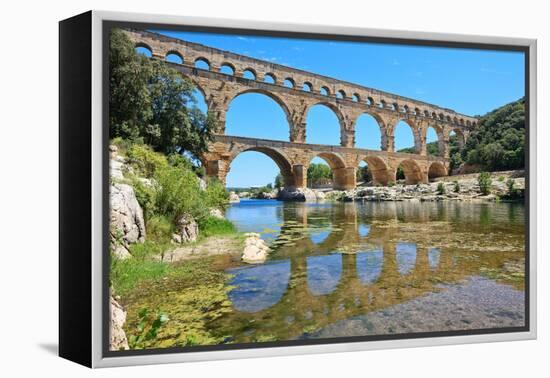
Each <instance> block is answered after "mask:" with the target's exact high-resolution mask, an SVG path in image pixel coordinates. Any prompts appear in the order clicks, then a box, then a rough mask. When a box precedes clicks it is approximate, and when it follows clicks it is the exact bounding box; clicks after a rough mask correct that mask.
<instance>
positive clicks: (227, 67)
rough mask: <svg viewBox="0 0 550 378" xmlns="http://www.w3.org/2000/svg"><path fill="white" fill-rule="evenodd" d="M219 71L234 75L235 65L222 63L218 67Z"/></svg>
mask: <svg viewBox="0 0 550 378" xmlns="http://www.w3.org/2000/svg"><path fill="white" fill-rule="evenodd" d="M220 72H221V73H223V74H226V75H231V76H233V75H235V66H234V65H232V64H231V63H223V64H222V65H221V67H220Z"/></svg>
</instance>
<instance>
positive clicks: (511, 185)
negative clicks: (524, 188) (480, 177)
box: [506, 178, 520, 199]
mask: <svg viewBox="0 0 550 378" xmlns="http://www.w3.org/2000/svg"><path fill="white" fill-rule="evenodd" d="M506 186H507V187H508V193H507V196H508V198H510V199H515V198H518V197H520V191H519V190H518V189H516V187H515V181H514V180H513V179H511V178H510V179H508V181H506Z"/></svg>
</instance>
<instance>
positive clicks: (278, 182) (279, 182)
mask: <svg viewBox="0 0 550 378" xmlns="http://www.w3.org/2000/svg"><path fill="white" fill-rule="evenodd" d="M273 185H274V186H275V188H280V187H282V186H283V175H281V174H280V173H277V176H275V182H274V184H273Z"/></svg>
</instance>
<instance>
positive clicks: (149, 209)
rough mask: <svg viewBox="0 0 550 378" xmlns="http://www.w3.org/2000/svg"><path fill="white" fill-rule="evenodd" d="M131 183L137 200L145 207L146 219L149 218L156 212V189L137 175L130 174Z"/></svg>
mask: <svg viewBox="0 0 550 378" xmlns="http://www.w3.org/2000/svg"><path fill="white" fill-rule="evenodd" d="M128 177H129V181H130V185H131V186H132V187H133V188H134V193H135V194H136V198H137V201H138V203H139V205H140V206H141V208H142V209H143V214H144V216H145V219H146V220H147V219H149V217H151V216H152V215H153V214H154V213H155V210H156V209H155V206H156V196H157V191H156V189H155V188H154V187H153V186H152V185H150V184H147V183H146V182H144V181H143V180H142V179H140V178H139V177H137V176H135V175H128Z"/></svg>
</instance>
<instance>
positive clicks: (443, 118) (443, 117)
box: [439, 113, 445, 121]
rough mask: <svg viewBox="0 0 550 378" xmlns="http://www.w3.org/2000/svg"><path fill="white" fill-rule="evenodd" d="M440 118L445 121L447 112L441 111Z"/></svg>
mask: <svg viewBox="0 0 550 378" xmlns="http://www.w3.org/2000/svg"><path fill="white" fill-rule="evenodd" d="M439 119H440V120H442V121H445V114H443V113H439Z"/></svg>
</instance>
